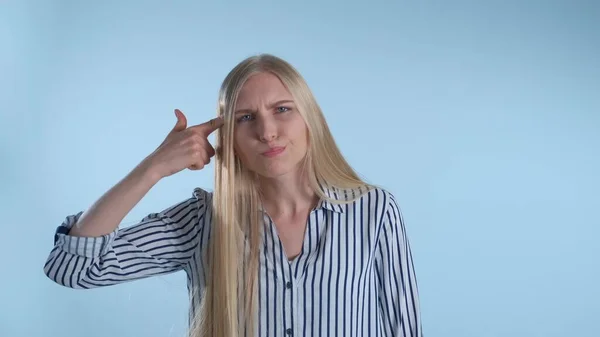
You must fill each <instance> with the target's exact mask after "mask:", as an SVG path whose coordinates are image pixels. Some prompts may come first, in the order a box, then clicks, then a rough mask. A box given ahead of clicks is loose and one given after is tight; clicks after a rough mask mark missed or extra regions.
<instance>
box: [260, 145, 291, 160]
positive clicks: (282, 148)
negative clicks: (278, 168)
mask: <svg viewBox="0 0 600 337" xmlns="http://www.w3.org/2000/svg"><path fill="white" fill-rule="evenodd" d="M283 151H285V146H279V147H273V148H270V149H269V150H268V151H265V152H263V153H261V154H262V155H263V156H265V157H269V158H271V157H275V156H278V155H280V154H281V153H283Z"/></svg>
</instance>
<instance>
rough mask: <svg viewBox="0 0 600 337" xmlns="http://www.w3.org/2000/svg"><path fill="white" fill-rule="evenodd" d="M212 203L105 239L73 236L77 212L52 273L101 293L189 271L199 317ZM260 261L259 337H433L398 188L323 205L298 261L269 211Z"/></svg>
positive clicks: (167, 213)
mask: <svg viewBox="0 0 600 337" xmlns="http://www.w3.org/2000/svg"><path fill="white" fill-rule="evenodd" d="M327 191H328V193H327V194H328V195H329V196H331V197H333V198H337V197H339V196H341V195H344V194H343V193H340V192H341V191H334V190H327ZM344 192H345V193H346V194H347V193H358V192H360V191H344ZM211 198H212V194H211V193H209V192H206V191H204V190H202V189H200V188H196V189H195V190H194V193H193V196H192V197H191V198H189V199H187V200H184V201H182V202H180V203H178V204H176V205H173V206H171V207H169V208H167V209H165V210H164V211H162V212H160V213H152V214H149V215H148V216H146V217H145V218H143V219H142V220H141V221H140V222H139V223H137V224H135V225H133V226H130V227H127V228H123V229H117V230H115V231H114V232H113V233H110V234H108V235H105V236H102V237H95V238H91V237H88V238H83V237H71V236H69V235H68V231H69V229H70V228H71V227H72V226H73V225H74V224H75V223H76V222H77V219H78V218H79V217H80V216H81V214H82V212H79V213H77V214H74V215H70V216H67V217H66V219H65V221H64V222H63V223H62V224H61V225H60V226H59V227H58V229H57V231H56V234H55V242H54V247H53V248H52V250H51V251H50V254H49V256H48V259H47V261H46V263H45V265H44V272H45V274H46V275H47V276H48V277H49V278H50V279H52V280H53V281H54V282H56V283H58V284H60V285H63V286H66V287H71V288H94V287H102V286H109V285H115V284H118V283H122V282H128V281H133V280H136V279H141V278H145V277H150V276H156V275H164V274H168V273H173V272H177V271H180V270H183V271H185V272H186V274H187V283H188V284H187V286H188V289H189V290H190V291H191V293H193V294H195V295H192V301H191V305H190V318H191V317H193V315H194V313H195V311H196V309H197V308H198V306H199V304H200V301H201V300H202V299H201V298H200V297H199V296H198V295H199V294H201V292H202V289H203V288H204V286H205V282H206V272H208V271H207V270H206V268H205V266H206V262H207V260H206V253H207V247H208V244H207V242H208V240H209V239H210V223H211V221H212V215H211V207H209V205H210V204H211ZM259 257H260V270H259V273H258V275H259V279H258V296H259V298H258V306H259V307H258V317H257V319H258V324H257V330H256V333H257V334H256V335H257V336H261V337H262V336H264V337H275V336H290V337H291V336H405V337H421V336H422V335H423V333H422V331H421V329H422V327H421V318H420V308H419V296H418V288H417V281H416V276H415V270H414V265H413V260H412V253H411V249H410V244H409V241H408V238H407V232H406V228H405V227H404V222H403V219H402V215H401V212H400V209H399V207H398V204H397V202H396V200H395V198H394V196H393V195H392V194H391V193H390V192H388V191H385V190H383V189H381V188H374V189H372V190H369V191H367V192H365V193H363V194H362V195H361V196H360V197H359V198H358V199H356V200H355V201H354V202H351V203H349V204H335V203H332V202H330V201H326V200H323V201H321V203H320V204H319V205H318V206H317V207H316V208H315V209H314V210H313V211H312V212H311V213H310V214H309V217H308V221H307V228H306V234H305V237H304V242H303V245H302V249H301V252H300V254H299V255H298V256H297V257H295V258H294V259H292V260H289V259H288V258H287V256H286V254H285V248H284V247H283V245H282V242H281V241H280V239H279V236H278V234H277V228H276V224H275V223H273V221H272V219H271V218H270V217H269V216H268V215H267V214H266V213H265V214H264V227H263V230H262V244H261V252H260V254H259Z"/></svg>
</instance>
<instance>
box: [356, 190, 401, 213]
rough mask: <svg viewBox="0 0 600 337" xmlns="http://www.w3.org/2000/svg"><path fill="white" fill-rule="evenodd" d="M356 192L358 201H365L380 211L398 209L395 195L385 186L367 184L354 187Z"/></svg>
mask: <svg viewBox="0 0 600 337" xmlns="http://www.w3.org/2000/svg"><path fill="white" fill-rule="evenodd" d="M354 191H355V194H358V195H359V197H358V199H357V201H358V202H362V203H365V202H366V203H367V205H368V206H369V207H370V208H371V209H373V210H377V211H378V212H380V213H386V212H389V211H395V210H397V209H399V206H398V202H397V201H396V196H395V195H394V194H393V193H392V192H391V191H389V190H388V189H386V188H383V187H380V186H369V187H368V188H360V189H355V190H354Z"/></svg>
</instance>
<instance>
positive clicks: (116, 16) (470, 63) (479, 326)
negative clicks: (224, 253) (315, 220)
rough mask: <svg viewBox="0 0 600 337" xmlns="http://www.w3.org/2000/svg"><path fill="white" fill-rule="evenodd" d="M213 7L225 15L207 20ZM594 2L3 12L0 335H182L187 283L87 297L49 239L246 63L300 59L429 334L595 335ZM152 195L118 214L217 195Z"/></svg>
mask: <svg viewBox="0 0 600 337" xmlns="http://www.w3.org/2000/svg"><path fill="white" fill-rule="evenodd" d="M217 3H218V4H217ZM599 18H600V8H599V5H598V2H594V1H533V0H530V1H442V0H439V1H428V2H427V3H425V2H416V1H415V2H410V3H409V2H402V3H400V2H399V1H396V2H395V3H393V4H392V3H383V2H374V1H368V2H367V1H362V3H356V4H350V3H349V2H347V1H343V2H342V1H339V2H336V3H333V2H321V1H294V2H291V1H285V2H284V1H278V2H276V1H273V2H268V3H267V2H261V3H254V4H247V3H245V2H236V3H233V2H230V3H226V2H220V1H219V2H217V1H212V2H207V1H194V2H192V1H188V2H184V1H177V2H165V1H160V2H159V1H144V2H142V1H138V2H135V1H127V2H121V1H103V2H91V1H88V2H83V1H81V2H77V1H53V2H50V1H44V2H42V1H40V2H38V3H34V2H27V1H16V0H15V1H10V0H8V1H2V2H0V27H1V28H2V29H1V35H0V38H1V39H2V43H1V44H0V48H2V49H1V52H0V61H1V63H0V64H1V68H0V71H1V73H0V81H1V85H2V87H0V89H1V90H0V98H1V100H2V101H1V106H0V111H1V120H0V123H1V128H0V130H1V131H0V140H1V147H0V155H1V159H0V161H1V162H2V165H1V166H0V170H1V185H0V191H1V192H0V193H1V194H0V198H1V199H0V202H1V203H0V207H1V209H2V211H1V214H2V220H1V229H2V236H1V241H2V243H1V244H0V250H1V254H0V256H1V259H2V261H1V269H0V270H1V274H2V276H1V277H0V336H7V337H26V336H27V337H30V336H36V337H51V336H61V337H80V336H86V337H96V336H97V337H105V336H144V337H172V336H182V334H183V333H184V330H185V327H186V317H187V293H186V289H185V275H184V274H183V273H178V274H173V275H170V276H165V277H159V278H154V279H147V280H141V281H136V282H133V283H128V284H122V285H119V286H115V287H110V288H104V289H95V290H88V291H81V290H71V289H66V288H62V287H60V286H58V285H56V284H54V283H52V282H51V281H50V280H49V279H47V278H46V277H45V276H44V275H43V273H42V267H43V264H44V261H45V259H46V256H47V254H48V253H49V251H50V249H51V248H52V239H53V231H54V229H55V227H56V226H57V225H59V224H60V223H61V221H62V220H63V219H64V217H65V216H66V215H68V214H71V213H75V212H77V211H79V210H83V209H85V208H87V207H88V206H89V205H90V204H91V203H92V202H94V201H95V200H96V199H97V198H98V197H99V196H100V195H101V194H102V193H104V192H105V191H106V190H107V189H108V188H110V187H111V186H112V185H113V184H115V183H116V182H117V181H118V180H120V179H121V178H122V177H123V176H124V175H125V174H127V173H128V172H129V170H130V169H132V168H133V167H134V166H135V165H136V164H137V163H138V162H139V161H140V160H142V159H143V158H144V157H145V156H146V155H147V154H149V153H150V152H151V151H152V150H154V148H155V147H156V146H158V144H159V143H160V142H161V141H162V140H163V138H164V136H165V135H166V134H167V132H168V131H169V130H170V129H171V128H172V126H173V125H174V123H175V117H174V115H173V112H172V111H173V109H174V108H180V109H182V110H183V111H184V112H185V113H187V115H188V118H189V122H190V123H191V124H196V123H201V122H203V121H205V120H207V119H209V118H211V117H212V116H213V115H214V114H215V103H216V95H217V89H218V87H219V85H220V82H221V81H222V79H223V77H224V76H225V75H226V73H227V72H228V71H229V70H230V68H231V67H233V66H234V65H235V64H236V63H237V62H239V61H240V60H241V59H243V58H245V57H246V56H249V55H251V54H255V53H259V52H270V53H274V54H276V55H279V56H281V57H283V58H285V59H287V60H289V61H290V62H291V63H293V64H294V65H295V66H296V67H297V68H298V69H299V70H300V71H301V72H302V73H303V74H304V75H305V77H306V79H307V81H308V82H309V84H310V85H311V87H312V88H313V90H314V93H315V95H316V97H317V99H318V100H319V102H320V104H321V106H322V108H323V110H324V112H325V114H326V117H327V119H328V122H329V123H330V126H331V129H332V131H333V133H334V136H335V137H336V139H337V140H338V142H339V145H340V147H341V148H342V150H343V153H344V154H345V155H346V156H347V158H348V160H349V161H350V162H351V164H352V165H353V166H354V167H355V168H356V169H357V170H358V171H359V172H360V173H361V174H362V175H363V176H364V177H365V178H366V179H368V180H369V181H372V182H374V183H377V184H381V185H383V186H385V187H387V188H388V189H389V190H390V191H392V192H393V193H394V194H396V196H397V198H398V200H399V202H400V205H401V207H402V209H403V211H404V215H405V220H406V225H407V228H408V233H409V237H410V240H411V243H412V247H413V253H414V259H415V267H416V270H417V275H418V280H419V287H420V291H421V301H422V313H423V324H424V331H425V334H426V336H428V337H433V336H451V337H454V336H457V337H459V336H474V337H484V336H528V337H531V336H557V337H558V336H580V337H581V336H590V337H591V336H599V335H600V328H598V325H597V322H596V320H597V319H598V316H599V315H600V309H599V308H600V304H598V303H600V291H599V290H598V289H599V287H598V284H600V273H599V270H600V265H599V262H598V261H599V257H600V249H599V247H598V244H597V240H598V239H597V238H598V236H599V235H600V230H599V225H600V221H599V220H598V219H599V215H598V214H599V212H598V211H599V210H600V201H599V197H598V191H599V189H600V180H599V172H600V159H599V157H600V61H599V60H600V56H599V53H600V24H599V23H598V22H599V21H600V19H599ZM212 172H213V167H212V166H210V167H209V168H208V169H206V170H204V171H201V172H191V171H185V172H182V173H180V174H178V175H176V176H173V177H170V178H167V179H165V180H163V181H161V182H160V183H159V184H158V185H157V186H156V187H155V188H154V189H153V190H152V191H151V192H150V193H149V194H148V196H147V197H146V198H145V199H143V201H142V202H140V204H138V205H137V206H136V208H135V209H134V210H133V211H132V212H131V213H130V214H129V215H128V216H127V218H126V220H125V223H124V225H125V226H127V225H130V224H132V223H134V222H135V221H137V220H139V219H141V217H143V216H144V215H146V214H147V213H149V212H152V211H156V210H160V209H162V208H164V207H166V206H169V205H171V204H173V203H175V202H178V201H180V200H182V199H183V198H187V197H189V196H190V195H191V192H192V189H193V187H195V186H201V187H205V188H212V184H213V183H212Z"/></svg>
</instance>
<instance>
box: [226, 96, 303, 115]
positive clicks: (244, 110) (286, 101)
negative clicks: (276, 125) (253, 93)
mask: <svg viewBox="0 0 600 337" xmlns="http://www.w3.org/2000/svg"><path fill="white" fill-rule="evenodd" d="M286 103H294V101H293V100H291V99H282V100H279V101H276V102H273V103H271V104H269V106H268V108H269V109H271V108H274V107H276V106H279V105H282V104H286ZM253 111H254V110H253V109H239V110H236V111H235V114H236V115H237V114H239V113H248V112H253Z"/></svg>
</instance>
